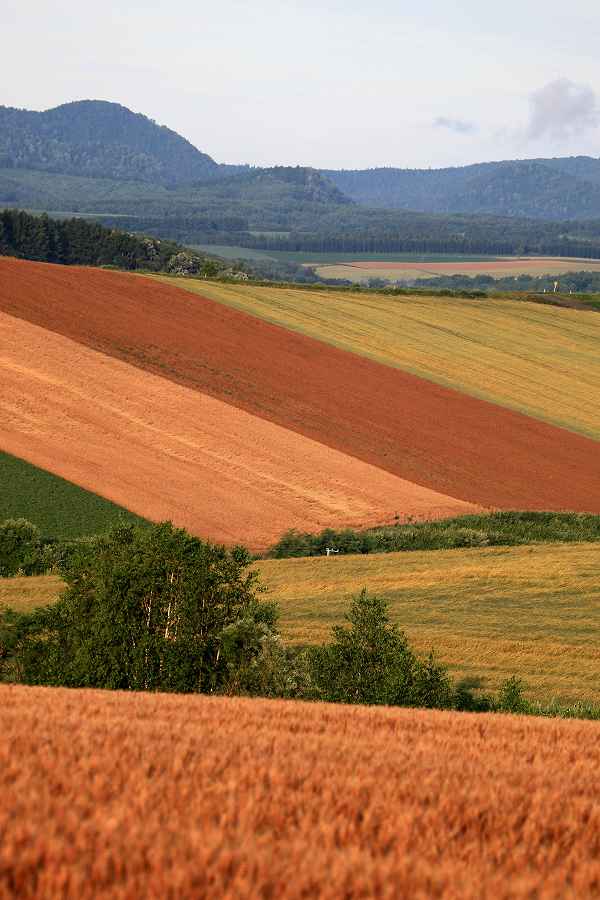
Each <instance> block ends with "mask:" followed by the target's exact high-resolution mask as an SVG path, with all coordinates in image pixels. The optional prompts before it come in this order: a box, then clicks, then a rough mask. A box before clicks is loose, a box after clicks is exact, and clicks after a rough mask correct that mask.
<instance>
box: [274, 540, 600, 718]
mask: <svg viewBox="0 0 600 900" xmlns="http://www.w3.org/2000/svg"><path fill="white" fill-rule="evenodd" d="M258 565H259V571H260V574H261V580H262V581H263V583H264V584H265V585H266V586H267V588H268V590H269V596H270V597H272V598H273V599H274V600H277V602H278V603H279V604H280V608H281V630H282V634H283V636H284V638H285V639H286V640H289V641H293V642H297V643H301V644H303V643H307V644H313V643H320V642H321V641H327V640H329V638H330V635H331V627H332V626H333V625H341V624H344V616H345V614H346V612H347V610H348V605H349V603H350V598H351V597H354V596H356V595H357V594H358V593H359V592H360V591H361V590H362V589H363V588H364V587H365V586H366V587H367V589H368V590H369V592H370V593H373V594H376V595H377V596H381V597H385V598H386V599H387V600H388V601H389V604H390V613H391V616H392V619H393V621H395V622H397V623H398V624H399V626H400V627H401V628H402V629H403V630H404V631H406V633H407V635H408V637H409V640H410V642H411V644H412V645H413V646H415V647H416V648H417V649H418V650H419V651H420V652H421V653H422V654H427V653H429V651H430V650H431V649H432V648H433V649H434V650H435V652H436V655H437V656H438V657H439V659H441V660H442V661H443V662H444V664H446V665H448V666H449V667H450V668H451V670H452V671H453V673H454V674H455V675H456V676H457V677H468V678H483V679H484V685H485V688H486V689H487V690H490V689H494V690H495V689H497V688H498V687H499V685H500V683H501V682H502V681H503V680H505V679H506V678H510V677H511V675H517V676H518V677H520V678H522V679H523V680H524V682H525V684H526V685H527V689H526V693H527V696H529V697H531V698H532V699H537V700H540V701H541V702H545V703H547V702H549V701H550V700H551V699H553V698H554V699H559V700H560V701H561V702H563V703H573V702H576V701H586V702H589V703H598V702H600V685H599V684H598V679H597V672H598V665H599V664H600V650H599V649H598V645H597V641H596V639H595V624H594V623H595V622H596V621H597V619H598V615H600V575H599V574H598V572H599V571H600V544H597V543H591V544H585V543H581V544H542V545H531V546H528V547H477V548H475V547H473V548H463V549H460V550H434V551H417V552H411V553H406V552H403V553H387V554H373V555H371V554H369V555H347V556H339V557H336V559H335V560H333V561H332V560H331V559H327V558H325V557H313V558H307V559H277V560H275V559H273V560H265V561H262V562H260V563H259V564H258Z"/></svg>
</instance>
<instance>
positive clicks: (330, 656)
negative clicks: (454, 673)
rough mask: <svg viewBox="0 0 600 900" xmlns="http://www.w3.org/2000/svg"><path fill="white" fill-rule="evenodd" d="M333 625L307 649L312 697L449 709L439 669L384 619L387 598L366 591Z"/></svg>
mask: <svg viewBox="0 0 600 900" xmlns="http://www.w3.org/2000/svg"><path fill="white" fill-rule="evenodd" d="M346 618H347V621H348V624H349V627H347V628H345V627H342V626H339V625H337V626H335V627H334V628H333V641H332V643H330V644H326V645H325V646H323V647H319V648H316V649H315V650H314V651H313V654H312V666H311V668H312V677H313V681H314V686H315V693H316V696H317V697H318V698H319V699H321V700H328V701H330V702H333V703H363V704H384V705H387V706H422V707H430V708H431V707H434V708H439V709H447V708H451V707H452V706H453V705H454V704H453V697H454V695H453V689H452V685H451V682H450V680H449V678H448V676H447V674H446V672H445V670H444V669H443V668H442V667H441V666H439V665H438V664H437V663H436V662H435V659H434V657H433V655H432V656H430V657H429V658H428V659H427V660H426V661H425V662H423V661H421V660H419V659H418V658H417V657H416V656H415V654H414V653H413V651H412V650H411V649H410V647H409V645H408V641H407V639H406V636H405V635H404V634H403V632H401V631H400V630H399V629H398V628H397V627H396V625H393V624H392V623H391V622H390V619H389V616H388V613H387V603H386V601H385V600H383V599H382V598H380V597H370V596H369V595H368V594H367V592H366V590H363V591H362V593H361V594H360V595H359V596H358V597H357V598H356V599H355V600H354V601H353V603H352V606H351V608H350V612H349V613H348V615H347V616H346Z"/></svg>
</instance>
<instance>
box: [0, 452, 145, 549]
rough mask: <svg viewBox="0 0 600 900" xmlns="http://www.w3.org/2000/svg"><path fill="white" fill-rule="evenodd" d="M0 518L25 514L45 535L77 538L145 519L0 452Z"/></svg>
mask: <svg viewBox="0 0 600 900" xmlns="http://www.w3.org/2000/svg"><path fill="white" fill-rule="evenodd" d="M0 485H1V492H0V522H1V521H3V520H4V519H16V518H24V519H28V520H29V521H30V522H33V524H34V525H37V527H38V528H39V529H40V531H41V532H42V534H43V535H44V536H46V537H53V538H62V539H70V538H78V537H84V536H86V535H90V534H98V533H100V532H103V531H106V530H107V529H108V528H110V527H111V525H113V524H114V523H115V522H118V521H119V520H122V519H125V520H126V521H128V522H134V523H138V524H142V523H144V519H141V518H140V517H139V516H136V515H134V514H133V513H130V512H128V511H127V510H126V509H123V508H122V507H121V506H117V505H116V504H115V503H111V502H110V500H105V499H104V498H103V497H99V496H98V495H97V494H92V493H90V491H86V490H84V489H83V488H80V487H78V486H77V485H75V484H72V483H71V482H69V481H65V480H64V479H62V478H59V477H58V476H57V475H52V474H51V473H50V472H46V471H44V470H43V469H38V468H37V467H36V466H32V465H30V463H28V462H25V461H24V460H22V459H18V458H17V457H15V456H11V455H10V454H8V453H2V452H0Z"/></svg>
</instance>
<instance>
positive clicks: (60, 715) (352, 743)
mask: <svg viewBox="0 0 600 900" xmlns="http://www.w3.org/2000/svg"><path fill="white" fill-rule="evenodd" d="M0 735H1V736H2V739H1V740H0V792H1V796H2V803H1V804H0V834H2V841H1V843H0V897H1V898H2V900H17V898H18V900H49V898H58V897H60V898H63V900H71V898H73V900H91V898H111V900H133V898H136V900H137V898H142V897H143V898H147V900H152V898H160V900H167V898H204V897H206V898H208V897H211V898H212V897H227V898H249V897H265V898H278V897H286V898H313V897H319V898H328V900H329V898H331V900H334V898H335V900H339V898H340V897H344V898H371V897H377V898H397V897H411V898H423V900H425V898H434V897H445V898H459V897H460V898H494V900H501V898H508V897H511V898H533V897H535V898H537V900H544V898H559V897H560V898H570V897H573V898H574V897H591V896H596V895H597V894H598V893H599V892H600V799H599V798H598V792H597V790H596V783H597V772H598V767H599V766H600V726H599V725H598V724H596V723H589V722H572V721H561V720H558V721H557V720H539V719H529V718H526V717H513V716H499V715H498V716H493V715H468V714H457V713H438V712H431V711H416V710H393V709H386V708H365V707H344V706H328V705H324V704H307V703H306V704H303V703H298V702H296V703H294V702H285V701H266V700H244V699H229V698H210V697H205V696H204V697H203V696H182V695H179V696H175V695H168V694H163V695H160V694H125V693H118V692H100V691H89V690H88V691H79V690H65V689H57V688H25V687H7V686H0Z"/></svg>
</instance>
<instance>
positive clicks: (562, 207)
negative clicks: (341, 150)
mask: <svg viewBox="0 0 600 900" xmlns="http://www.w3.org/2000/svg"><path fill="white" fill-rule="evenodd" d="M323 174H324V175H326V176H327V177H328V178H330V179H331V180H332V181H333V182H334V183H335V184H336V185H337V186H338V187H339V188H340V190H341V191H343V192H344V193H345V194H347V195H348V196H349V197H351V198H352V199H353V200H355V201H356V202H357V203H361V204H363V205H366V206H370V207H378V208H381V209H407V210H417V211H421V212H433V213H468V214H477V215H479V214H488V215H502V216H518V217H523V216H526V217H531V218H537V219H549V220H553V219H554V220H560V219H589V218H597V217H600V160H598V159H592V158H590V157H573V158H567V159H538V160H513V161H507V162H491V163H481V164H478V165H473V166H464V167H462V168H450V169H394V168H383V169H365V170H355V171H351V170H348V171H340V172H338V171H334V170H325V171H324V172H323Z"/></svg>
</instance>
